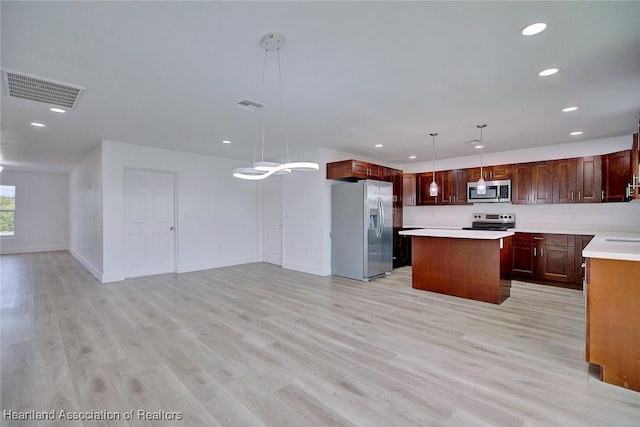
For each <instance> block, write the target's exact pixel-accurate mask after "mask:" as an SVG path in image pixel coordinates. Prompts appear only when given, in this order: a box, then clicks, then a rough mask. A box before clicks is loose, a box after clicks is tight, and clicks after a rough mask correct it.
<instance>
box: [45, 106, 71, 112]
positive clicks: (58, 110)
mask: <svg viewBox="0 0 640 427" xmlns="http://www.w3.org/2000/svg"><path fill="white" fill-rule="evenodd" d="M49 111H53V112H54V113H66V112H67V110H63V109H62V108H58V107H51V108H49Z"/></svg>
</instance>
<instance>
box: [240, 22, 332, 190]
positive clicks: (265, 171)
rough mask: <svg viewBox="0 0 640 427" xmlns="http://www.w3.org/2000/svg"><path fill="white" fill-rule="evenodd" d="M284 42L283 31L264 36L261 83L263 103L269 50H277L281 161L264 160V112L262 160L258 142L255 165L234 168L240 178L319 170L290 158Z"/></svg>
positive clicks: (261, 41) (254, 159) (315, 164)
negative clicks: (282, 57)
mask: <svg viewBox="0 0 640 427" xmlns="http://www.w3.org/2000/svg"><path fill="white" fill-rule="evenodd" d="M283 42H284V35H283V34H281V33H269V34H266V35H265V36H263V37H262V39H261V40H260V45H261V46H262V48H263V49H264V61H263V68H262V83H261V85H260V104H262V93H263V89H264V80H265V76H266V72H267V55H268V53H269V52H276V54H277V59H278V104H279V119H280V154H281V159H280V160H281V163H277V162H265V161H264V140H265V129H266V116H265V115H264V112H263V119H262V141H261V143H262V155H261V157H260V161H258V162H257V161H256V152H257V148H258V142H256V146H255V149H254V151H253V167H247V168H237V169H234V170H233V176H234V177H236V178H240V179H248V180H261V179H265V178H268V177H270V176H271V175H284V174H288V173H291V171H294V170H296V171H317V170H318V169H320V166H319V165H318V164H317V163H314V162H291V161H290V159H289V142H288V139H287V132H286V129H285V126H284V106H283V104H284V102H283V100H282V69H281V66H280V48H281V47H282V43H283Z"/></svg>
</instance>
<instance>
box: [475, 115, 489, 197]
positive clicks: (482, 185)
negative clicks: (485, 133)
mask: <svg viewBox="0 0 640 427" xmlns="http://www.w3.org/2000/svg"><path fill="white" fill-rule="evenodd" d="M476 127H477V128H478V129H480V143H479V145H480V179H479V180H478V185H477V191H478V194H487V184H485V182H484V178H483V177H482V176H483V175H482V150H484V143H483V142H482V129H484V128H486V127H487V125H486V124H484V125H477V126H476Z"/></svg>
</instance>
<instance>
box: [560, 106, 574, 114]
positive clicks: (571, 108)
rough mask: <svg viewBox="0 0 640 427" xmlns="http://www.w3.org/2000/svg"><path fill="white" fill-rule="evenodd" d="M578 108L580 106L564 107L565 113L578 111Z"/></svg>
mask: <svg viewBox="0 0 640 427" xmlns="http://www.w3.org/2000/svg"><path fill="white" fill-rule="evenodd" d="M577 109H578V107H575V106H574V107H566V108H563V109H562V112H563V113H570V112H571V111H576V110H577Z"/></svg>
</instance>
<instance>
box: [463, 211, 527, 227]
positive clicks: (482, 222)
mask: <svg viewBox="0 0 640 427" xmlns="http://www.w3.org/2000/svg"><path fill="white" fill-rule="evenodd" d="M515 226H516V214H512V213H497V214H487V213H474V214H473V222H472V223H471V227H463V228H462V229H463V230H491V231H505V230H507V229H509V228H514V227H515Z"/></svg>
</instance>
